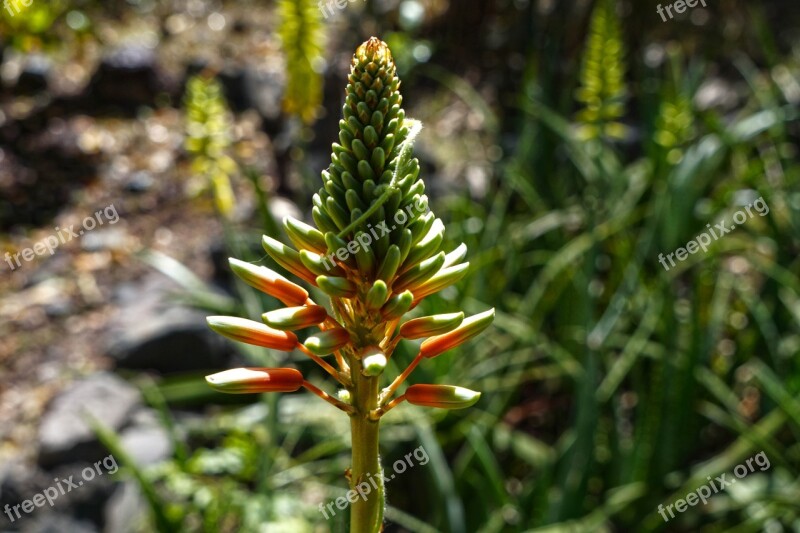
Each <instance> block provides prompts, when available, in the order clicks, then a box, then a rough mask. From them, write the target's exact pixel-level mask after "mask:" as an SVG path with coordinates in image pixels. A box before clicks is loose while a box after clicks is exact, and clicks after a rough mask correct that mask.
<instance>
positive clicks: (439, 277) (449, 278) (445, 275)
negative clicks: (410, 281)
mask: <svg viewBox="0 0 800 533" xmlns="http://www.w3.org/2000/svg"><path fill="white" fill-rule="evenodd" d="M468 268H469V263H461V264H458V265H454V266H451V267H447V268H443V269H441V270H440V271H439V272H437V273H436V274H435V275H434V276H433V277H432V278H430V279H428V280H427V281H425V282H424V283H422V284H421V285H419V286H417V287H414V301H415V302H418V301H420V300H421V299H423V298H425V297H426V296H430V295H431V294H434V293H437V292H439V291H440V290H442V289H444V288H445V287H449V286H450V285H452V284H454V283H457V282H458V281H459V280H460V279H461V278H463V277H464V274H466V273H467V269H468Z"/></svg>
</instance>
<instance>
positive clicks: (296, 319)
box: [261, 305, 328, 330]
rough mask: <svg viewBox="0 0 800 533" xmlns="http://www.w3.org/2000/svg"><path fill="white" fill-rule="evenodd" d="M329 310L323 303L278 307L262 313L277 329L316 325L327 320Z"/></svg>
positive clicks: (269, 324) (267, 322) (263, 317)
mask: <svg viewBox="0 0 800 533" xmlns="http://www.w3.org/2000/svg"><path fill="white" fill-rule="evenodd" d="M327 317H328V312H327V311H326V310H325V308H324V307H322V306H321V305H305V306H301V307H286V308H284V309H276V310H275V311H270V312H268V313H264V314H263V315H261V318H262V319H263V320H264V323H265V324H267V325H268V326H271V327H273V328H275V329H280V330H292V329H303V328H308V327H311V326H316V325H317V324H320V323H322V322H324V321H325V319H326V318H327Z"/></svg>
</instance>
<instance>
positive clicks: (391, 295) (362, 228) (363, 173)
mask: <svg viewBox="0 0 800 533" xmlns="http://www.w3.org/2000/svg"><path fill="white" fill-rule="evenodd" d="M399 89H400V80H399V79H398V77H397V73H396V68H395V64H394V60H393V59H392V54H391V52H390V51H389V48H388V47H387V46H386V44H385V43H383V42H382V41H380V40H378V39H376V38H374V37H373V38H371V39H369V40H368V41H367V42H365V43H364V44H362V45H361V46H359V48H358V50H356V53H355V55H354V57H353V61H352V65H351V70H350V75H349V77H348V84H347V88H346V90H345V99H344V105H343V107H342V119H341V120H340V122H339V127H340V128H339V139H338V142H337V143H334V144H333V149H332V154H331V163H330V165H329V166H328V168H327V169H326V170H324V171H323V172H322V187H321V188H320V189H319V191H318V192H317V193H316V194H315V195H314V197H313V209H312V213H311V214H312V218H313V221H314V224H315V225H316V227H314V226H312V225H310V224H308V223H306V222H303V221H300V220H297V219H294V218H291V217H287V218H286V219H285V220H284V221H283V225H284V228H285V230H286V234H287V236H288V240H287V241H286V242H285V243H284V242H281V241H279V240H277V239H275V238H272V237H268V236H264V238H263V241H262V244H263V246H264V249H265V250H266V252H267V254H269V256H270V257H272V259H273V260H274V261H275V262H276V263H277V264H278V265H280V266H281V267H282V268H284V269H285V270H286V271H288V272H289V273H291V274H293V275H294V276H296V277H297V278H299V279H300V280H303V281H305V282H307V283H308V284H310V285H313V286H315V287H317V288H318V289H320V290H321V291H322V292H324V293H325V294H327V295H328V296H329V297H330V303H331V305H330V307H329V309H330V311H328V309H326V307H323V306H321V305H316V304H315V303H314V302H312V301H311V299H310V298H309V294H308V292H307V291H306V290H305V289H304V288H302V287H300V286H299V285H297V284H295V283H294V282H292V281H289V280H288V279H286V278H284V277H282V276H280V275H279V274H277V273H275V272H273V271H272V270H270V269H268V268H266V267H261V266H255V265H251V264H249V263H245V262H242V261H237V260H235V259H231V268H232V269H233V271H234V272H235V273H236V274H237V275H238V276H239V277H240V278H242V280H244V281H245V282H246V283H248V284H249V285H251V286H253V287H255V288H257V289H259V290H261V291H263V292H265V293H267V294H269V295H272V296H274V297H275V298H277V299H278V300H280V301H281V302H283V303H284V304H285V305H286V307H285V308H282V309H277V310H273V311H269V312H266V313H264V314H263V315H262V319H263V322H264V323H263V324H261V323H258V322H255V321H251V320H245V319H240V318H234V317H210V318H209V324H210V325H211V327H212V328H213V329H215V330H216V331H218V332H219V333H221V334H223V335H225V336H227V337H229V338H232V339H235V340H238V341H241V342H247V343H250V344H256V345H259V346H265V347H267V348H272V349H276V350H283V351H289V350H293V349H295V348H297V349H299V350H302V351H303V352H305V353H306V354H307V355H308V356H309V357H311V358H312V359H313V360H314V361H315V362H317V363H318V364H319V365H320V366H322V368H323V369H325V370H326V371H327V372H328V373H329V374H330V375H331V376H333V377H334V378H335V379H336V380H337V381H339V384H340V385H341V387H342V390H343V391H345V392H346V393H347V401H346V402H345V401H342V400H341V399H336V398H334V397H333V396H330V395H328V394H327V393H324V392H323V391H321V390H319V389H316V388H315V387H313V386H312V385H310V384H309V383H308V382H303V383H302V385H303V386H305V387H306V388H309V390H311V391H312V392H315V393H317V394H318V395H319V396H321V397H322V398H324V399H326V400H327V401H329V402H330V403H333V404H334V405H336V406H337V407H339V408H340V409H342V410H345V411H347V412H348V413H349V414H351V415H352V414H353V413H354V412H356V413H358V414H359V416H364V417H368V418H369V419H370V420H374V419H376V418H379V417H380V416H382V415H383V413H385V412H386V411H388V410H389V409H391V408H392V407H393V406H394V405H396V403H398V402H400V401H402V399H406V400H408V401H409V402H411V403H415V404H417V405H428V406H433V407H447V408H460V407H467V406H469V405H471V404H472V403H474V402H475V401H477V400H478V397H479V396H480V395H479V393H474V392H472V391H469V390H467V389H464V388H461V387H455V386H450V385H413V386H411V387H409V388H408V390H407V391H406V394H405V395H403V396H401V397H398V398H396V399H395V400H394V402H392V401H390V400H391V396H392V394H393V393H394V391H395V390H396V388H397V387H398V386H399V385H400V384H402V383H403V381H404V380H405V378H406V377H408V375H409V374H410V373H411V371H412V370H413V368H414V367H415V366H416V365H417V364H418V363H419V362H420V361H421V360H424V359H425V358H432V357H436V356H438V355H440V354H442V353H444V352H445V351H447V350H449V349H451V348H454V347H457V346H459V345H461V344H463V343H465V342H467V341H468V340H470V339H472V338H473V337H475V336H476V335H478V334H479V333H480V332H482V331H483V330H484V329H486V328H487V327H488V326H489V325H490V323H491V322H492V319H493V318H494V310H490V311H487V312H484V313H480V314H477V315H474V316H471V317H467V318H464V313H463V312H454V313H447V314H440V315H434V316H427V317H419V318H413V319H411V320H407V321H405V322H403V324H402V326H401V325H400V323H401V322H402V321H403V320H402V319H403V316H404V315H405V314H406V313H408V312H409V311H410V310H412V309H413V308H414V307H415V306H416V305H417V304H418V303H419V302H420V300H422V299H423V298H424V297H426V296H428V295H430V294H433V293H435V292H437V291H440V290H442V289H444V288H445V287H447V286H449V285H451V284H453V283H456V282H457V281H459V280H460V279H461V278H462V277H463V276H464V274H465V273H466V271H467V269H468V266H469V264H468V263H466V262H463V261H464V258H465V256H466V252H467V247H466V246H465V245H464V244H461V245H459V246H457V247H456V248H455V249H453V250H452V251H450V252H449V253H446V252H445V251H444V250H442V243H443V241H444V233H445V226H444V224H443V222H442V221H441V220H440V219H438V218H436V216H435V215H434V214H433V213H432V212H430V210H429V209H428V197H427V196H426V195H425V184H424V182H423V181H422V179H421V178H420V165H419V161H418V160H417V159H416V158H414V157H413V156H412V147H413V143H414V140H415V138H416V136H417V134H418V132H419V131H420V129H421V126H420V124H419V122H417V121H415V120H413V119H409V118H406V116H405V112H404V111H403V107H402V102H403V100H402V97H401V95H400V91H399ZM315 327H316V328H318V331H311V332H310V333H308V334H304V335H305V340H299V339H298V334H296V333H295V332H297V331H298V330H302V329H306V328H315ZM300 338H303V335H301V336H300ZM402 339H425V340H424V341H423V342H422V344H421V346H420V351H419V353H418V355H417V357H416V359H415V360H414V362H412V364H411V365H410V366H409V367H408V368H407V369H406V371H405V372H403V374H401V376H399V377H398V378H397V379H396V380H395V381H394V382H393V383H391V385H390V386H389V387H388V388H386V389H383V392H382V393H380V392H379V389H378V387H377V380H380V379H381V378H382V375H383V373H384V370H385V369H386V368H387V364H388V360H389V359H390V358H391V356H392V352H393V351H394V349H395V347H396V346H397V343H398V342H400V341H401V340H402ZM331 354H334V355H335V357H336V365H337V367H338V368H334V367H333V366H332V365H331V364H329V363H328V362H327V360H325V359H322V358H323V357H325V356H328V355H331ZM253 372H259V371H256V370H248V371H247V372H244V371H242V373H241V376H239V374H236V375H233V378H231V379H234V378H236V377H237V376H239V377H241V378H242V380H243V381H242V384H241V386H232V385H228V388H229V389H231V392H243V391H246V390H249V388H250V387H251V385H250V383H251V382H254V383H255V382H257V383H258V384H259V385H258V386H256V388H258V387H261V386H263V382H262V381H259V379H260V378H259V376H261V374H257V373H256V374H254V373H253ZM223 374H224V373H223ZM365 380H367V381H369V380H372V381H369V383H370V384H371V385H370V386H367V385H366V382H367V381H365ZM210 382H212V380H210ZM213 384H214V383H213V382H212V385H213ZM294 384H295V382H294V381H292V382H291V386H294ZM359 384H360V385H359ZM298 386H299V385H298ZM237 387H239V388H237ZM217 388H220V390H223V389H224V388H223V387H217ZM234 389H235V390H234ZM367 391H372V392H371V393H370V394H372V395H373V396H374V397H372V398H371V399H369V401H365V399H364V398H363V397H362V396H363V395H364V394H367ZM340 396H341V397H343V396H342V395H341V394H340ZM364 406H368V407H364ZM359 410H360V411H359ZM361 411H369V412H361Z"/></svg>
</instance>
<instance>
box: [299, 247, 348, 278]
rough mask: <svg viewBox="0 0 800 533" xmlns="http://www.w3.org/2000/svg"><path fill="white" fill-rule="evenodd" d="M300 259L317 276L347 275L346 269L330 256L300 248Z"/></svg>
mask: <svg viewBox="0 0 800 533" xmlns="http://www.w3.org/2000/svg"><path fill="white" fill-rule="evenodd" d="M299 257H300V261H301V262H302V263H303V266H305V267H306V268H307V269H308V270H310V271H311V272H313V273H314V274H316V275H317V276H328V275H330V276H345V275H346V274H345V271H344V269H342V267H340V266H339V265H337V264H336V263H335V262H334V261H333V260H332V259H331V258H330V257H325V256H324V255H320V254H315V253H314V252H309V251H308V250H300V254H299Z"/></svg>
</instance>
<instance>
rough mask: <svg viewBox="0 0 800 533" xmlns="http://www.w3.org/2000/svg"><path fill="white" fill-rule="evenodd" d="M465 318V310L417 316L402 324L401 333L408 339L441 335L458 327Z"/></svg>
mask: <svg viewBox="0 0 800 533" xmlns="http://www.w3.org/2000/svg"><path fill="white" fill-rule="evenodd" d="M463 320H464V313H463V312H459V313H447V314H442V315H433V316H424V317H420V318H415V319H413V320H409V321H408V322H406V323H405V324H403V325H402V326H400V335H401V336H403V338H406V339H421V338H422V337H430V336H432V335H441V334H443V333H447V332H449V331H452V330H454V329H455V328H457V327H458V326H459V325H460V324H461V322H462V321H463Z"/></svg>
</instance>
